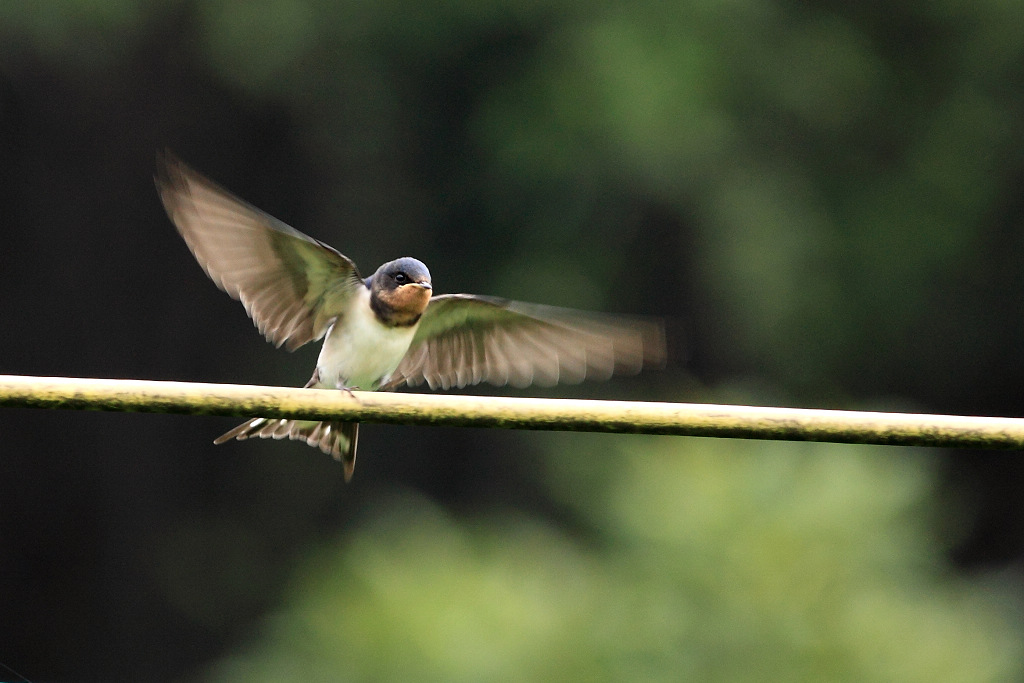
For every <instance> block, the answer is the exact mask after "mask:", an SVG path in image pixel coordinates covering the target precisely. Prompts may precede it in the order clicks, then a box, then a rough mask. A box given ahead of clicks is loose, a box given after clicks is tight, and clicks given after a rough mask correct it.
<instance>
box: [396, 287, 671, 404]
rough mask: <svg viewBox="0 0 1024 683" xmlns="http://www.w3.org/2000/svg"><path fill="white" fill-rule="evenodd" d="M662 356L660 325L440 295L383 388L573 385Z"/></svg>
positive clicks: (657, 361) (631, 370)
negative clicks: (418, 385)
mask: <svg viewBox="0 0 1024 683" xmlns="http://www.w3.org/2000/svg"><path fill="white" fill-rule="evenodd" d="M665 356H666V351H665V334H664V326H663V324H662V323H661V321H658V320H653V319H649V318H640V317H636V318H634V317H626V316H611V315H599V314H591V313H583V312H580V311H573V310H569V309H563V308H555V307H551V306H539V305H534V304H525V303H520V302H516V301H509V300H506V299H497V298H491V297H482V296H474V295H470V294H444V295H439V296H435V297H433V298H432V299H431V300H430V304H429V305H428V306H427V310H426V311H425V312H424V313H423V318H422V319H421V321H420V324H419V327H418V329H417V331H416V336H415V337H414V338H413V342H412V346H411V347H410V349H409V352H408V353H407V354H406V356H405V358H404V359H403V360H402V363H401V364H400V365H399V366H398V369H397V370H396V371H395V372H394V374H392V376H391V379H390V380H389V382H388V384H387V385H386V388H389V389H394V388H396V387H398V386H401V384H403V383H407V384H409V385H410V386H415V385H417V384H420V383H422V382H426V383H427V384H428V385H429V386H430V387H431V388H432V389H433V388H438V387H440V388H443V389H448V388H460V387H464V386H466V385H469V384H478V383H480V382H488V383H490V384H494V385H497V386H502V385H505V384H510V385H512V386H516V387H524V386H528V385H529V384H534V383H535V384H540V385H552V384H555V383H558V382H568V383H576V382H581V381H583V380H584V379H607V378H608V377H610V376H611V375H613V374H635V373H637V372H639V371H640V370H641V369H642V368H643V367H650V366H657V365H663V364H664V362H665Z"/></svg>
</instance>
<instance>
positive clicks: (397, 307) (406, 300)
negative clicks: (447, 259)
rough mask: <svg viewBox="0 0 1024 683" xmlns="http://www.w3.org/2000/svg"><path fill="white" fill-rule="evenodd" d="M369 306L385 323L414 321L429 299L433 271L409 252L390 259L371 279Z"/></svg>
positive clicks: (394, 323) (403, 324) (398, 323)
mask: <svg viewBox="0 0 1024 683" xmlns="http://www.w3.org/2000/svg"><path fill="white" fill-rule="evenodd" d="M369 285H370V306H371V307H372V308H373V310H374V312H375V313H376V314H377V317H378V318H380V320H381V322H383V323H384V324H385V325H390V326H393V327H404V326H408V325H415V324H416V323H417V322H418V321H419V319H420V316H421V315H423V311H424V309H426V307H427V304H428V303H430V295H431V294H432V293H433V287H432V286H431V283H430V271H429V270H427V267H426V266H425V265H423V263H422V262H420V261H417V260H416V259H414V258H410V257H408V256H406V257H404V258H400V259H396V260H394V261H388V262H387V263H385V264H384V265H382V266H381V267H380V268H378V269H377V272H376V273H374V274H373V276H372V277H370V279H369Z"/></svg>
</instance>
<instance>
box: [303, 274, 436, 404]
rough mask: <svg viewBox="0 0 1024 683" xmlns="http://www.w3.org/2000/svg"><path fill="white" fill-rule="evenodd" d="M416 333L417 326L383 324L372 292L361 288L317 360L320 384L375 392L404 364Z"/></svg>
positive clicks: (332, 328)
mask: <svg viewBox="0 0 1024 683" xmlns="http://www.w3.org/2000/svg"><path fill="white" fill-rule="evenodd" d="M415 333H416V326H415V325H413V326H411V327H385V326H384V325H381V324H380V322H378V320H377V317H376V316H375V315H374V314H373V311H372V310H371V309H370V292H369V290H367V289H360V290H359V293H358V294H357V295H356V298H355V300H354V301H353V302H352V306H351V307H350V309H349V311H348V313H347V314H346V315H345V316H344V317H343V318H342V319H340V320H338V322H337V323H335V324H334V326H333V327H331V329H330V330H328V332H327V338H326V339H325V340H324V345H323V348H322V349H321V350H320V357H319V359H317V370H318V371H319V373H320V384H321V385H322V386H323V387H325V388H331V389H335V388H341V387H348V388H353V389H354V388H357V387H358V388H359V389H363V390H364V391H373V390H375V389H376V388H377V387H378V386H380V384H381V381H382V380H383V379H384V378H385V377H387V376H388V375H390V374H391V373H393V372H394V371H395V368H397V367H398V364H399V363H401V362H402V358H404V357H405V352H406V351H408V350H409V345H410V344H411V343H412V338H413V335H414V334H415Z"/></svg>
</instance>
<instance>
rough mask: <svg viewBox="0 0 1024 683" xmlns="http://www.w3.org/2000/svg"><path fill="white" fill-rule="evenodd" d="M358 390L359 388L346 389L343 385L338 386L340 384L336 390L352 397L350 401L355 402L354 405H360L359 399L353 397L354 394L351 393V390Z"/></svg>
mask: <svg viewBox="0 0 1024 683" xmlns="http://www.w3.org/2000/svg"><path fill="white" fill-rule="evenodd" d="M358 388H359V387H346V386H343V385H342V384H340V383H339V384H338V390H339V391H344V392H346V393H347V394H348V395H349V396H351V397H352V400H353V401H355V402H356V403H359V404H362V401H360V400H359V397H357V396H356V395H355V394H354V393H353V392H352V390H353V389H358Z"/></svg>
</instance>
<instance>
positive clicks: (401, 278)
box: [395, 273, 409, 285]
mask: <svg viewBox="0 0 1024 683" xmlns="http://www.w3.org/2000/svg"><path fill="white" fill-rule="evenodd" d="M408 281H409V276H408V275H406V274H405V273H398V274H397V275H395V282H397V283H398V284H400V285H404V284H405V283H406V282H408Z"/></svg>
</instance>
